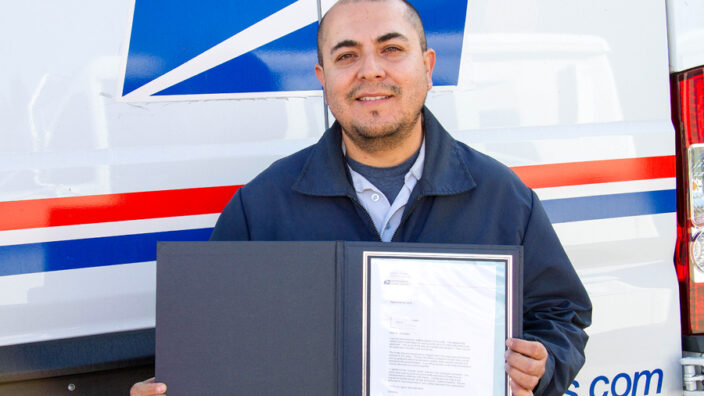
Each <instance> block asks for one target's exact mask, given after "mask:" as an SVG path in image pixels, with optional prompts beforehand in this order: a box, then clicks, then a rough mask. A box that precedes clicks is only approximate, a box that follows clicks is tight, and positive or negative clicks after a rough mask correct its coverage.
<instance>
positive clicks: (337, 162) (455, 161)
mask: <svg viewBox="0 0 704 396" xmlns="http://www.w3.org/2000/svg"><path fill="white" fill-rule="evenodd" d="M422 111H423V130H424V132H425V137H424V141H423V144H424V145H425V150H424V152H422V155H423V157H424V158H423V161H421V162H419V161H418V160H416V162H415V163H414V165H413V167H412V168H411V173H412V174H413V176H415V177H418V178H419V182H418V184H417V185H416V189H418V188H420V193H421V194H423V195H452V194H459V193H462V192H465V191H469V190H471V189H472V188H474V186H475V185H476V184H475V183H474V178H472V175H471V173H470V171H469V169H468V168H467V165H466V163H465V161H464V159H463V158H462V156H461V154H460V151H459V150H460V147H459V145H458V143H457V142H456V141H455V140H454V139H453V138H452V137H451V136H450V135H449V134H448V133H447V131H445V129H444V128H443V127H442V125H440V123H439V122H438V120H437V119H436V118H435V116H434V115H433V114H432V113H431V112H430V110H428V109H427V108H426V107H423V110H422ZM341 134H342V131H341V128H340V124H339V123H338V122H337V121H335V123H334V124H333V125H332V126H331V127H330V128H329V129H328V130H327V131H325V133H324V134H323V136H322V137H321V138H320V141H318V143H317V144H316V145H314V146H313V147H312V149H311V153H310V155H309V157H308V160H307V161H306V163H305V165H304V166H303V169H302V170H301V172H300V174H299V175H298V179H297V180H296V182H295V183H294V184H293V187H292V188H293V190H294V191H297V192H300V193H302V194H306V195H314V196H351V197H352V196H355V195H356V192H355V189H354V187H353V186H352V184H351V183H350V182H349V181H348V178H347V174H348V170H347V166H346V164H347V163H346V161H345V157H344V154H343V152H342V135H341ZM418 157H419V159H420V157H421V155H419V156H418ZM419 164H420V165H419ZM416 166H418V167H420V169H415V170H414V168H416ZM423 176H425V177H423Z"/></svg>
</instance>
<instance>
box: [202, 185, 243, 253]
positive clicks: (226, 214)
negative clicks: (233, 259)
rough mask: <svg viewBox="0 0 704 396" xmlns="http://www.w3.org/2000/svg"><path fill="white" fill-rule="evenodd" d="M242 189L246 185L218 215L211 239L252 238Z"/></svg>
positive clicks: (235, 239) (232, 239) (237, 239)
mask: <svg viewBox="0 0 704 396" xmlns="http://www.w3.org/2000/svg"><path fill="white" fill-rule="evenodd" d="M242 189H244V187H242V188H240V189H239V190H238V191H237V192H236V193H235V195H234V196H233V197H232V199H231V200H230V202H229V203H228V204H227V206H225V209H223V211H222V213H221V214H220V217H218V221H217V223H215V228H214V229H213V233H212V234H210V240H211V241H248V240H250V239H251V238H250V235H249V224H248V223H247V215H246V213H245V211H244V203H243V202H242V194H243V192H242Z"/></svg>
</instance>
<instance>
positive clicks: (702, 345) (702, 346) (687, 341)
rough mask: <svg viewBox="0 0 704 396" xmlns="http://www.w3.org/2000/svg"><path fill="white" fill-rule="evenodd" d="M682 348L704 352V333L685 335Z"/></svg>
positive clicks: (688, 350)
mask: <svg viewBox="0 0 704 396" xmlns="http://www.w3.org/2000/svg"><path fill="white" fill-rule="evenodd" d="M682 349H683V350H685V351H687V352H698V353H704V334H700V335H683V336H682Z"/></svg>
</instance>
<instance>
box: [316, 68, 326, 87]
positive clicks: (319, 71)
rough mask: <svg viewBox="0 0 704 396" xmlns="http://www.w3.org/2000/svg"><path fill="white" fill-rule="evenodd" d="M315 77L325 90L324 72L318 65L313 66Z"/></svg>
mask: <svg viewBox="0 0 704 396" xmlns="http://www.w3.org/2000/svg"><path fill="white" fill-rule="evenodd" d="M315 76H316V77H318V81H320V85H322V86H323V89H325V71H324V70H323V66H321V65H319V64H317V65H315Z"/></svg>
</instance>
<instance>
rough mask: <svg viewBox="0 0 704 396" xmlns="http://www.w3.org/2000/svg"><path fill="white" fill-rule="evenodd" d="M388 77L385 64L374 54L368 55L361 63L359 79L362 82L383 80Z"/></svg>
mask: <svg viewBox="0 0 704 396" xmlns="http://www.w3.org/2000/svg"><path fill="white" fill-rule="evenodd" d="M384 77H386V72H385V71H384V67H383V64H382V62H381V60H380V59H379V58H377V57H376V56H375V55H374V54H366V55H365V56H364V59H362V62H360V66H359V71H358V72H357V78H359V79H362V80H368V81H372V80H377V79H379V80H381V79H383V78H384Z"/></svg>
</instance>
